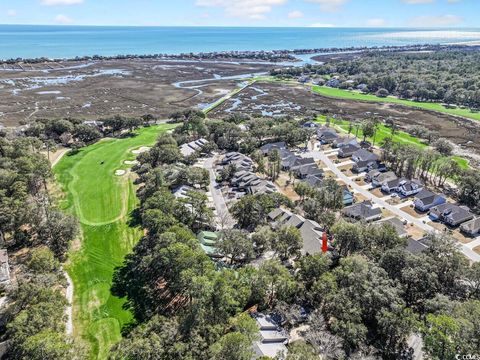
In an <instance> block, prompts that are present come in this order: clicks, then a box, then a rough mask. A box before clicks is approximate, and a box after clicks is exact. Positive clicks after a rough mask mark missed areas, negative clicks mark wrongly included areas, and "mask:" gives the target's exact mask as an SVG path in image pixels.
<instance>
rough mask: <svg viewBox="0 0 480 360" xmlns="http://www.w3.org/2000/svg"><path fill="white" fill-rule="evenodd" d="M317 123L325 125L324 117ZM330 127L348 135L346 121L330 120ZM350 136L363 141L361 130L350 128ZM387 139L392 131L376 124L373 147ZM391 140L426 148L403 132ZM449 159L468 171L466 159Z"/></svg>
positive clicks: (454, 157) (456, 157) (370, 138)
mask: <svg viewBox="0 0 480 360" xmlns="http://www.w3.org/2000/svg"><path fill="white" fill-rule="evenodd" d="M317 122H319V123H321V124H325V123H326V117H325V116H318V117H317ZM330 125H331V126H333V127H335V128H337V129H338V130H340V131H342V132H344V133H348V128H349V122H348V121H346V120H336V119H332V120H331V123H330ZM351 134H352V136H355V135H357V137H358V138H359V139H361V140H363V132H362V129H360V128H359V129H358V134H357V130H356V128H355V127H353V128H352V132H351ZM387 138H392V131H391V129H390V128H389V127H388V126H386V125H384V124H378V128H377V133H376V135H375V145H381V144H382V143H383V142H384V141H385V139H387ZM367 140H368V141H370V142H372V143H373V140H374V139H373V137H367ZM392 140H393V141H394V142H398V143H402V144H409V145H415V146H418V147H419V148H422V149H425V148H427V147H428V145H427V144H425V143H424V142H423V141H422V140H420V139H418V138H416V137H414V136H412V135H410V134H408V133H406V132H404V131H397V132H396V133H395V134H394V135H393V138H392ZM451 159H453V160H455V161H456V162H457V163H458V165H459V166H460V167H461V168H462V169H469V168H470V166H469V162H468V160H467V159H464V158H462V157H459V156H452V157H451Z"/></svg>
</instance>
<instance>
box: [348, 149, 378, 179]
mask: <svg viewBox="0 0 480 360" xmlns="http://www.w3.org/2000/svg"><path fill="white" fill-rule="evenodd" d="M352 160H353V161H354V162H355V164H354V165H353V168H352V171H354V172H357V173H360V172H362V171H367V170H373V169H375V168H376V167H377V166H378V156H377V155H375V154H374V153H372V152H370V151H368V150H366V149H360V150H357V151H355V152H354V153H353V155H352Z"/></svg>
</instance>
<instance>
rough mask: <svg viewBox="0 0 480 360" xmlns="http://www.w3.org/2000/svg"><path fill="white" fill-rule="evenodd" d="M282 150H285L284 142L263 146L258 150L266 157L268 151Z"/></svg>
mask: <svg viewBox="0 0 480 360" xmlns="http://www.w3.org/2000/svg"><path fill="white" fill-rule="evenodd" d="M282 149H287V144H286V143H285V142H284V141H280V142H276V143H269V144H265V145H263V146H262V147H261V148H260V151H261V152H262V153H263V155H268V154H269V153H270V151H273V150H278V151H280V150H282Z"/></svg>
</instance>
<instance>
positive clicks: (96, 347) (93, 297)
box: [54, 125, 174, 359]
mask: <svg viewBox="0 0 480 360" xmlns="http://www.w3.org/2000/svg"><path fill="white" fill-rule="evenodd" d="M173 127H174V126H173V125H160V126H155V127H149V128H143V129H140V130H139V131H138V132H137V134H136V136H134V137H131V138H126V139H115V140H112V139H110V140H104V141H100V142H98V143H96V144H94V145H91V146H88V147H86V148H84V149H82V150H81V151H80V152H79V153H78V154H75V155H73V156H68V155H66V156H64V157H63V158H62V159H61V161H60V162H59V163H58V164H57V165H56V166H55V168H54V172H55V175H56V178H57V180H58V182H59V184H60V185H61V187H62V189H63V191H64V193H65V198H64V200H63V201H62V202H61V205H62V208H63V209H65V211H70V212H72V213H74V214H75V215H76V216H77V217H78V219H79V221H80V222H81V230H82V241H81V245H80V246H79V248H76V249H75V247H74V249H72V251H71V254H70V256H69V263H68V264H67V265H66V269H67V271H68V273H69V275H70V277H71V278H72V281H73V284H74V300H73V321H74V335H75V336H76V337H79V338H81V339H83V340H84V341H86V343H87V344H88V345H89V347H90V349H91V358H93V359H105V358H107V356H108V351H109V349H110V347H111V346H112V345H113V344H114V343H115V342H117V341H118V340H120V338H121V335H120V330H121V328H122V326H123V325H124V324H126V323H128V322H129V321H131V320H132V315H131V313H130V312H128V311H126V310H124V309H123V308H122V306H123V304H124V300H123V299H119V298H116V297H114V296H112V295H111V294H110V287H111V284H112V275H113V270H114V268H115V267H116V266H118V265H121V264H122V262H123V259H124V257H125V255H126V254H128V253H129V252H130V251H131V250H132V248H133V246H134V244H135V243H136V242H137V241H138V240H139V239H140V237H141V236H142V231H141V229H140V228H134V227H130V226H129V225H127V222H128V220H129V218H130V212H131V211H132V210H133V209H134V208H135V207H136V205H137V198H136V195H135V186H134V185H133V182H132V177H131V176H129V175H128V174H127V175H124V176H116V175H115V171H116V170H118V169H128V167H129V166H128V165H125V164H124V161H125V160H133V159H134V158H135V155H134V154H132V152H131V150H133V149H135V148H139V147H141V146H149V145H152V144H154V142H155V139H156V138H157V136H158V134H159V133H161V132H162V131H166V130H167V129H171V128H173ZM102 162H103V164H102Z"/></svg>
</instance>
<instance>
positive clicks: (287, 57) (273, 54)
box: [0, 41, 480, 65]
mask: <svg viewBox="0 0 480 360" xmlns="http://www.w3.org/2000/svg"><path fill="white" fill-rule="evenodd" d="M475 48H479V49H480V41H472V42H463V43H451V44H428V43H427V44H422V45H399V46H391V45H385V46H370V47H369V46H360V47H356V46H350V47H343V48H340V47H334V48H310V49H290V50H289V49H283V50H270V51H240V50H235V51H219V52H199V53H179V54H162V53H158V54H119V55H114V56H102V55H94V56H76V57H73V58H49V57H38V58H26V59H24V58H16V59H0V65H14V64H38V63H58V62H78V61H102V60H137V59H158V60H191V61H203V60H226V61H238V60H258V61H268V62H275V63H279V64H281V63H282V62H285V61H301V60H300V59H299V58H298V57H297V56H295V55H322V54H324V55H328V54H333V53H337V54H341V53H351V52H359V53H361V52H369V51H390V52H402V51H438V50H450V51H452V50H473V49H475Z"/></svg>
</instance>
